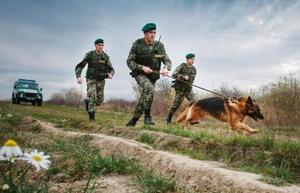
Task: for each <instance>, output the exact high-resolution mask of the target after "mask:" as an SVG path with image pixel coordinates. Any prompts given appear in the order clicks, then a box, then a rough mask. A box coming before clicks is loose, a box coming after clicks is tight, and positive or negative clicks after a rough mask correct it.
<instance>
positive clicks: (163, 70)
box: [161, 68, 169, 76]
mask: <svg viewBox="0 0 300 193" xmlns="http://www.w3.org/2000/svg"><path fill="white" fill-rule="evenodd" d="M168 73H169V71H168V69H166V68H163V69H162V71H161V74H162V75H163V76H168Z"/></svg>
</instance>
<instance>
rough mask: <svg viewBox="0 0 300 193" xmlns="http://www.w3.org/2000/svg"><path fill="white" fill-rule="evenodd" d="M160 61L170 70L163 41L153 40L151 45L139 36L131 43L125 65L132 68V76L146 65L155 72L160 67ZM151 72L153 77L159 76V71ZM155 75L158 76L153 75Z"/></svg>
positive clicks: (141, 72)
mask: <svg viewBox="0 0 300 193" xmlns="http://www.w3.org/2000/svg"><path fill="white" fill-rule="evenodd" d="M161 62H163V63H164V67H166V68H167V69H168V70H171V67H172V63H171V60H170V59H169V57H168V55H167V54H166V51H165V48H164V45H163V43H161V42H159V41H155V42H154V43H153V44H152V45H147V44H146V42H145V40H144V38H140V39H138V40H136V41H135V42H134V43H133V44H132V47H131V50H130V52H129V56H128V59H127V65H128V67H129V69H130V70H132V75H133V76H136V75H138V74H143V70H142V69H143V66H148V67H150V68H151V69H153V70H155V71H156V72H157V71H159V70H160V68H161ZM152 74H153V78H154V79H155V78H157V79H158V78H159V73H152ZM157 75H158V77H155V76H157ZM150 76H151V75H150Z"/></svg>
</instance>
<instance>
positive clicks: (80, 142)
mask: <svg viewBox="0 0 300 193" xmlns="http://www.w3.org/2000/svg"><path fill="white" fill-rule="evenodd" d="M90 139H92V138H91V137H89V136H81V137H79V138H76V139H72V140H64V139H55V143H54V144H53V146H52V147H50V149H52V151H54V152H57V151H63V152H64V157H63V158H62V159H63V160H70V159H74V160H75V163H74V165H73V167H71V168H70V167H66V168H64V170H65V172H66V173H68V174H69V175H71V176H73V175H76V174H78V173H83V172H90V173H91V174H93V175H95V176H101V175H105V174H111V173H115V174H120V175H124V174H125V175H128V174H132V175H134V179H135V182H136V183H137V184H138V185H139V186H141V187H142V189H143V191H144V192H145V193H156V192H161V193H163V192H170V191H175V190H176V185H175V182H174V181H173V180H171V179H168V178H165V177H162V176H156V175H155V174H154V173H153V172H152V171H149V170H145V169H144V168H142V167H141V166H139V165H138V164H137V163H135V162H133V161H130V160H127V159H126V158H123V157H119V156H109V157H102V156H100V155H99V154H98V152H97V151H96V150H93V149H91V148H90V147H89V145H88V141H89V140H90Z"/></svg>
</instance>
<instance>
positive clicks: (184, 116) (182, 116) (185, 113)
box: [176, 107, 190, 123]
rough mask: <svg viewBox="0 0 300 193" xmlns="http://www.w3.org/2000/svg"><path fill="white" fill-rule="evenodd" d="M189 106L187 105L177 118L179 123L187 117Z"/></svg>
mask: <svg viewBox="0 0 300 193" xmlns="http://www.w3.org/2000/svg"><path fill="white" fill-rule="evenodd" d="M189 108H190V107H187V108H186V109H185V110H184V111H183V112H182V113H181V114H180V115H179V116H178V117H177V119H176V122H177V123H181V122H182V121H184V120H185V119H186V117H187V114H188V112H189Z"/></svg>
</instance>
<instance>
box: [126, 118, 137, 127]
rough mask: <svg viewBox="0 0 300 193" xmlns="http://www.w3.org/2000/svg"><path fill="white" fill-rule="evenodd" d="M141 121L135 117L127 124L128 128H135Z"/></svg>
mask: <svg viewBox="0 0 300 193" xmlns="http://www.w3.org/2000/svg"><path fill="white" fill-rule="evenodd" d="M138 120H139V118H136V117H133V118H132V119H131V120H130V121H129V122H128V123H127V124H126V126H127V127H134V126H135V125H136V123H137V121H138Z"/></svg>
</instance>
